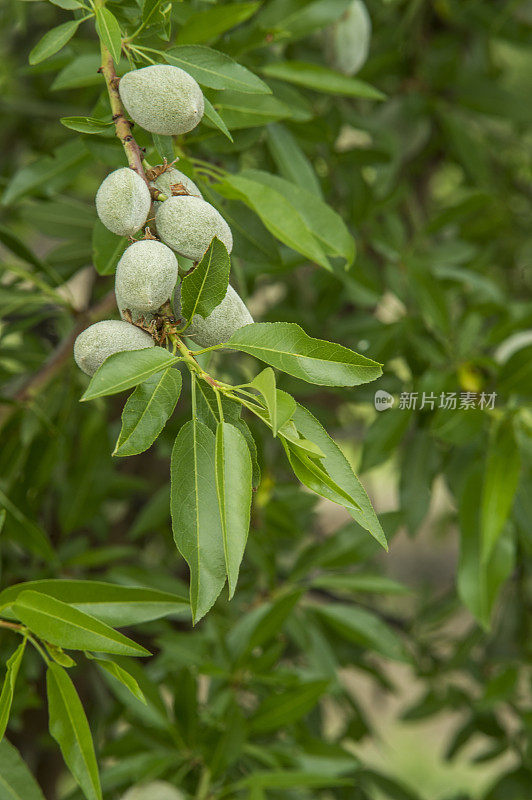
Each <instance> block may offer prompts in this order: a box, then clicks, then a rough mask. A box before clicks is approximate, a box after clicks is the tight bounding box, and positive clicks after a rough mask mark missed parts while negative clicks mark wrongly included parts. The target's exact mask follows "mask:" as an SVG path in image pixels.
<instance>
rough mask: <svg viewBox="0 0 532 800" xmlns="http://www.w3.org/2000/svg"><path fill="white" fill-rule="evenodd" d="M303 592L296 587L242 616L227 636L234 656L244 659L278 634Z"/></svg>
mask: <svg viewBox="0 0 532 800" xmlns="http://www.w3.org/2000/svg"><path fill="white" fill-rule="evenodd" d="M302 594H303V590H302V589H296V590H295V591H291V592H289V593H287V594H283V595H281V596H280V597H277V598H276V600H275V602H267V603H263V604H262V605H260V606H256V607H255V608H253V609H252V610H251V611H248V612H247V613H246V614H244V616H242V617H240V618H239V620H238V621H237V622H236V624H235V625H234V626H233V627H232V629H231V630H230V631H229V634H228V637H227V642H228V645H229V652H230V653H231V655H232V657H234V658H235V659H236V660H242V659H244V658H245V657H246V656H247V655H249V654H250V653H252V652H253V650H254V649H255V648H256V647H262V646H263V645H265V644H266V643H267V642H269V641H270V640H271V639H273V638H274V637H275V636H276V635H278V634H279V633H280V632H281V630H282V627H283V624H284V623H285V622H286V620H287V619H288V618H289V616H290V614H291V612H292V611H293V609H294V607H295V606H296V604H297V603H298V601H299V600H300V599H301V595H302Z"/></svg>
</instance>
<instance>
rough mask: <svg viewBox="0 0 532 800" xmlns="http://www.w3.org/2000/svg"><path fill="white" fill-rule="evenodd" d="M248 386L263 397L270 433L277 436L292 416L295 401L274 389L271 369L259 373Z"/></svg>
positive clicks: (285, 393)
mask: <svg viewBox="0 0 532 800" xmlns="http://www.w3.org/2000/svg"><path fill="white" fill-rule="evenodd" d="M248 386H250V387H252V388H253V389H256V390H257V391H258V392H260V393H261V395H262V396H263V397H264V401H265V403H266V408H267V409H268V415H269V421H270V424H271V426H272V433H273V435H274V437H275V436H277V432H278V430H279V429H280V428H282V427H283V426H284V425H286V423H287V422H288V421H289V420H290V419H292V417H293V416H294V413H295V410H296V401H295V400H294V398H293V397H292V396H291V395H289V394H288V393H287V392H283V391H282V390H281V389H277V388H276V385H275V373H274V371H273V369H271V367H266V369H263V370H262V372H259V374H258V375H256V376H255V378H253V380H252V381H251V383H250V384H248Z"/></svg>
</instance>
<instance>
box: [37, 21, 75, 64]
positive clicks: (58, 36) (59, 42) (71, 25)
mask: <svg viewBox="0 0 532 800" xmlns="http://www.w3.org/2000/svg"><path fill="white" fill-rule="evenodd" d="M80 22H81V20H71V21H70V22H63V24H62V25H57V27H55V28H52V29H51V30H49V31H46V33H45V34H44V36H43V37H42V39H40V40H39V41H38V42H37V44H36V45H35V47H34V48H33V50H32V51H31V53H30V55H29V59H28V60H29V62H30V64H39V63H40V62H41V61H44V60H45V59H47V58H50V56H53V55H54V54H55V53H57V52H58V51H59V50H61V48H62V47H64V46H65V45H66V43H67V42H69V41H70V39H72V37H73V36H74V34H75V33H76V31H77V29H78V27H79V25H80Z"/></svg>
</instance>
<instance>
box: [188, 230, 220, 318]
mask: <svg viewBox="0 0 532 800" xmlns="http://www.w3.org/2000/svg"><path fill="white" fill-rule="evenodd" d="M230 269H231V261H230V259H229V253H228V252H227V248H226V247H225V245H224V244H223V243H222V242H221V241H220V240H219V239H217V238H216V237H215V238H214V239H213V240H212V242H211V243H210V245H209V247H208V249H207V252H206V253H205V255H204V256H203V258H202V259H201V261H200V263H199V264H198V266H197V267H195V269H193V270H192V272H190V273H189V274H188V275H186V276H185V277H184V278H183V281H182V283H181V312H182V314H183V316H184V318H185V319H186V320H187V321H188V322H191V321H192V319H193V318H194V316H195V315H196V314H199V315H200V317H203V318H205V317H208V316H209V314H210V313H211V312H212V311H214V309H215V308H216V306H218V305H220V303H221V302H222V300H223V299H224V297H225V294H226V292H227V286H228V284H229V270H230Z"/></svg>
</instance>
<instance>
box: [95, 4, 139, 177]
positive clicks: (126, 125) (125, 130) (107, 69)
mask: <svg viewBox="0 0 532 800" xmlns="http://www.w3.org/2000/svg"><path fill="white" fill-rule="evenodd" d="M95 5H96V6H100V7H103V6H104V5H105V3H104V2H103V0H97V2H96V3H95ZM100 51H101V55H102V63H101V67H100V72H101V73H102V75H103V77H104V78H105V83H106V85H107V92H108V94H109V103H110V105H111V111H112V113H113V122H114V124H115V131H116V135H117V137H118V138H119V139H120V141H121V142H122V145H123V147H124V150H125V153H126V156H127V160H128V164H129V166H130V167H131V169H134V170H135V172H136V173H137V174H138V175H140V177H141V178H142V179H143V180H144V181H146V184H147V185H148V187H149V182H148V179H147V177H146V174H145V172H144V167H143V166H142V159H143V154H142V151H141V149H140V147H139V146H138V144H137V142H136V141H135V138H134V137H133V136H132V135H131V127H132V123H131V122H130V121H129V120H128V119H127V118H126V116H125V113H124V106H123V105H122V100H121V99H120V93H119V91H118V83H119V78H118V77H117V74H116V70H115V65H114V61H113V57H112V56H111V53H110V52H109V50H108V49H107V47H106V46H105V45H104V43H103V42H100Z"/></svg>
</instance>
